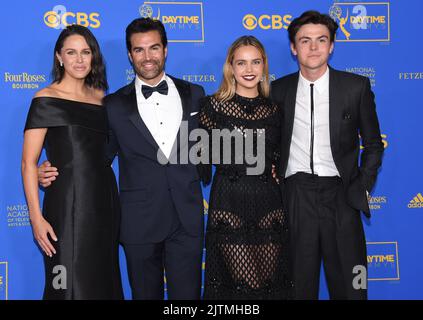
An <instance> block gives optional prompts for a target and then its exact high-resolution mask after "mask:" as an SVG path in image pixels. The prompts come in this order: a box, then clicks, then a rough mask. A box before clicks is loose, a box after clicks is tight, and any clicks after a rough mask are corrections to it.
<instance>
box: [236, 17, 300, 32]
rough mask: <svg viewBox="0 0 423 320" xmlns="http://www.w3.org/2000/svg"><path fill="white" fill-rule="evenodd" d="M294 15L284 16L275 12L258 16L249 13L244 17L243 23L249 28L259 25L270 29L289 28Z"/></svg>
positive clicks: (264, 28)
mask: <svg viewBox="0 0 423 320" xmlns="http://www.w3.org/2000/svg"><path fill="white" fill-rule="evenodd" d="M291 19H292V16H291V15H289V14H286V15H284V16H281V15H278V14H273V15H268V14H263V15H261V16H259V17H258V18H257V17H256V16H255V15H253V14H247V15H245V16H244V18H243V19H242V25H243V26H244V28H245V29H247V30H254V29H255V28H257V26H259V27H260V28H261V29H263V30H268V29H274V30H279V29H282V28H284V29H288V26H289V24H290V23H291Z"/></svg>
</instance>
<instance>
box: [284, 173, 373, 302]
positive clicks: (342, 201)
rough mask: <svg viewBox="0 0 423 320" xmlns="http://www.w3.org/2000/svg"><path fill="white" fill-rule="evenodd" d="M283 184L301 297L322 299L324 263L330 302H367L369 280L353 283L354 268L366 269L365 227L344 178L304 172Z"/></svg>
mask: <svg viewBox="0 0 423 320" xmlns="http://www.w3.org/2000/svg"><path fill="white" fill-rule="evenodd" d="M284 183H285V190H284V191H285V199H286V204H287V209H288V216H289V227H290V231H289V232H290V249H291V257H292V260H291V263H292V264H291V268H292V273H293V280H294V287H295V295H296V299H307V300H310V299H318V295H319V279H320V267H321V262H322V260H323V267H324V271H325V276H326V281H327V285H328V290H329V295H330V298H331V299H367V289H364V288H363V287H365V288H367V276H366V277H365V283H364V285H363V283H360V281H358V282H357V281H356V285H353V281H354V277H357V275H359V273H360V272H358V271H357V270H355V271H354V272H355V273H354V272H353V269H354V267H355V266H361V267H358V270H361V271H363V267H364V268H366V269H365V270H366V271H367V257H366V241H365V236H364V231H363V225H362V221H361V216H360V212H359V211H358V210H356V209H354V208H352V207H350V206H349V205H348V204H347V202H346V198H345V191H344V188H343V185H342V181H341V179H340V178H339V177H318V176H316V175H311V174H307V173H302V172H300V173H297V174H295V175H293V176H290V177H288V178H287V179H285V181H284ZM362 282H363V281H362ZM357 283H358V284H359V285H358V286H357ZM354 287H355V288H354Z"/></svg>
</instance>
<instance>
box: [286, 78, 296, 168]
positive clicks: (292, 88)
mask: <svg viewBox="0 0 423 320" xmlns="http://www.w3.org/2000/svg"><path fill="white" fill-rule="evenodd" d="M298 78H299V72H297V73H295V74H293V75H292V79H291V81H288V88H286V96H285V99H284V101H285V103H284V106H283V108H284V118H285V123H284V125H283V126H282V128H283V130H285V132H282V136H285V150H286V153H287V154H286V156H285V159H286V163H285V164H284V167H285V168H286V166H287V164H288V157H289V150H290V147H291V140H292V130H293V128H294V117H295V103H296V100H297V87H298Z"/></svg>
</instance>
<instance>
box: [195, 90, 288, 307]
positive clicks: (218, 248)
mask: <svg viewBox="0 0 423 320" xmlns="http://www.w3.org/2000/svg"><path fill="white" fill-rule="evenodd" d="M200 126H201V127H202V128H204V129H206V130H207V131H208V132H209V134H210V140H209V144H208V145H207V144H203V146H202V152H205V153H206V154H208V155H209V156H210V159H211V161H210V162H211V163H213V164H215V165H216V172H215V176H214V178H213V184H212V187H211V191H210V203H209V210H208V221H207V233H206V271H205V288H204V299H258V300H259V299H289V298H292V282H291V281H290V276H289V270H288V261H287V260H288V248H287V244H288V235H287V232H288V230H287V217H286V215H285V213H284V211H283V209H282V198H281V193H280V188H279V185H278V183H277V182H276V180H275V179H274V178H273V177H272V165H273V164H276V163H278V159H279V146H280V117H279V111H278V107H277V105H275V104H273V103H271V102H270V100H268V99H266V98H262V97H257V98H252V99H250V98H244V97H241V96H239V95H235V97H233V98H232V99H230V100H229V101H226V102H219V101H218V100H216V98H214V97H207V98H205V101H204V102H203V105H202V110H201V112H200ZM213 129H220V130H222V129H229V131H230V132H231V133H232V135H233V138H232V139H229V140H226V142H225V137H224V138H223V139H220V140H219V139H216V137H213V135H212V133H213V132H214V134H216V130H213ZM229 131H227V132H226V135H228V132H229ZM221 134H222V136H225V135H224V134H223V131H221ZM237 134H238V136H239V134H240V136H241V137H242V138H241V140H243V141H244V149H243V150H242V151H241V152H240V151H239V150H238V151H237V150H236V146H235V144H236V139H237V138H236V137H235V136H237ZM227 137H228V136H226V138H227ZM228 141H230V146H231V149H230V150H231V152H230V162H228V159H226V163H224V162H223V161H224V160H225V159H224V157H225V155H224V153H225V152H224V151H227V148H228V144H227V145H226V147H225V143H228ZM238 141H239V140H238ZM238 143H239V142H238ZM263 145H264V150H263V149H260V146H261V147H263ZM251 146H252V148H251ZM219 149H220V150H223V152H216V150H219ZM248 150H250V151H251V150H254V152H253V153H252V154H251V152H250V151H248ZM247 154H250V160H248V159H247V157H246V155H247ZM254 156H258V158H257V160H258V161H257V162H259V163H260V164H261V166H260V165H257V164H255V163H254V162H253V161H251V157H254ZM253 159H254V158H253ZM252 163H253V164H252ZM254 167H255V168H262V169H263V170H258V171H262V172H259V174H257V172H255V173H253V174H251V172H248V169H250V170H251V169H252V168H254ZM200 172H201V173H200V175H201V176H202V179H203V181H204V182H205V183H206V184H208V183H209V181H210V178H211V165H209V166H207V165H202V166H200Z"/></svg>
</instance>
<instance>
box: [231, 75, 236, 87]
mask: <svg viewBox="0 0 423 320" xmlns="http://www.w3.org/2000/svg"><path fill="white" fill-rule="evenodd" d="M231 83H232V86H233V87H235V77H234V76H232V79H231Z"/></svg>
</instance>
